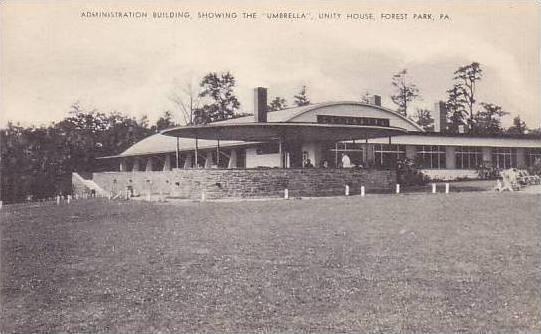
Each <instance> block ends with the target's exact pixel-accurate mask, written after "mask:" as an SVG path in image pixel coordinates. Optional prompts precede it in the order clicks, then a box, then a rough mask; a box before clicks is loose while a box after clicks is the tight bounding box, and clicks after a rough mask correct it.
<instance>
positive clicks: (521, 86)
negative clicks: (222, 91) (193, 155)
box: [0, 1, 541, 128]
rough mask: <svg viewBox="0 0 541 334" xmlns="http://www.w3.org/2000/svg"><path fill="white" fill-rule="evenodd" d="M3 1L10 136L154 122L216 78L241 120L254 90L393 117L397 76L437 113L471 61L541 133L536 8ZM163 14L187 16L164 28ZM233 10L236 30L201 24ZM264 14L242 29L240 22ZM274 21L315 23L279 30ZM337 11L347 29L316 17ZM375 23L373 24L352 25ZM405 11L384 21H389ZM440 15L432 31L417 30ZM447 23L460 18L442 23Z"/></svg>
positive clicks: (4, 92) (0, 17)
mask: <svg viewBox="0 0 541 334" xmlns="http://www.w3.org/2000/svg"><path fill="white" fill-rule="evenodd" d="M254 6H256V4H255V3H254V2H252V3H250V2H248V1H232V2H229V5H228V6H227V7H225V5H223V4H221V3H220V2H213V1H199V2H190V1H184V2H165V1H155V2H152V3H151V2H142V1H135V2H134V1H131V2H127V1H124V2H122V1H114V2H110V1H109V2H107V1H101V2H94V3H93V2H88V1H85V2H83V1H41V2H36V1H5V2H2V3H1V4H0V43H1V44H0V45H1V49H0V56H1V57H0V126H5V124H7V122H8V121H13V122H20V123H21V124H23V125H37V126H39V125H42V124H49V123H50V122H52V121H58V120H60V119H62V118H63V117H65V116H67V115H68V112H69V110H70V106H71V105H72V104H73V103H74V102H76V101H79V103H80V104H81V105H82V106H83V107H84V108H87V109H94V108H95V109H98V110H99V111H103V112H110V111H118V112H122V113H124V114H127V115H130V116H134V117H141V116H142V115H148V116H149V118H150V120H151V121H153V120H156V119H157V118H158V117H159V116H160V115H161V114H163V112H164V111H165V110H171V111H172V112H173V113H174V115H175V116H179V115H180V113H179V112H178V110H177V109H175V105H174V104H173V103H172V102H171V100H170V98H169V97H170V96H171V94H172V93H173V92H175V91H178V90H179V89H180V88H181V87H184V86H185V85H186V83H188V82H193V83H197V82H199V81H200V79H201V77H202V76H204V75H205V74H206V73H208V72H224V71H230V72H231V73H232V74H233V75H234V76H235V78H236V81H237V85H236V88H235V92H236V94H237V96H238V97H239V100H240V102H241V108H242V111H244V112H251V111H252V104H253V103H252V89H253V88H254V87H258V86H263V87H267V88H268V89H269V97H271V98H272V97H274V96H281V97H284V98H286V99H287V100H288V103H289V105H292V96H293V95H295V94H296V93H297V92H298V91H299V90H300V88H301V87H302V86H303V85H306V86H307V91H308V95H309V97H310V99H311V101H312V102H314V103H316V102H324V101H337V100H358V99H359V98H360V96H361V95H362V94H363V93H364V92H366V91H368V92H370V93H372V94H378V95H381V96H382V99H383V105H384V106H387V107H390V108H394V105H393V104H392V101H391V99H390V95H391V94H392V93H393V87H392V85H391V78H392V76H393V74H395V73H397V72H398V71H400V70H402V69H404V68H405V69H407V70H408V80H411V82H413V83H415V84H416V85H417V86H418V88H419V90H420V93H421V99H420V100H419V101H417V102H416V103H415V105H414V107H415V108H429V109H431V108H433V106H434V103H435V102H436V101H438V100H443V99H445V98H446V90H447V89H449V88H450V87H451V86H452V83H453V82H452V77H453V72H454V71H455V70H456V69H457V68H458V67H459V66H462V65H467V64H470V63H471V62H473V61H477V62H479V63H481V66H482V68H483V70H484V75H483V79H482V81H481V82H480V83H479V85H478V90H477V92H478V101H480V102H490V103H495V104H498V105H501V106H502V107H503V108H504V110H505V111H507V112H509V113H510V116H506V117H505V118H504V124H505V125H510V123H511V120H512V117H514V116H516V115H520V116H521V118H522V119H524V120H525V121H526V122H527V124H528V125H529V126H530V127H532V128H533V127H539V126H540V124H541V109H540V95H541V94H540V93H541V81H540V65H539V60H540V57H539V43H540V40H539V37H540V34H539V27H540V25H539V23H540V20H539V15H540V11H539V6H538V5H536V4H535V1H523V2H520V1H519V2H516V1H514V2H504V1H490V2H489V1H467V2H466V1H449V2H443V1H401V2H394V1H383V2H375V1H374V2H372V1H332V2H331V1H310V2H307V1H280V2H276V1H274V2H268V1H267V2H265V1H262V2H257V7H254ZM88 11H92V12H95V11H99V12H101V11H106V12H110V11H122V12H129V11H144V12H146V13H147V15H148V17H147V18H146V19H137V18H85V17H82V13H86V12H88ZM159 11H167V12H169V11H174V12H186V11H187V12H189V13H190V16H191V18H190V19H178V18H177V19H153V18H152V13H153V12H159ZM198 12H222V13H223V12H229V13H230V12H236V13H237V15H238V17H237V19H227V20H225V19H199V18H198V17H197V14H198ZM242 12H247V13H252V12H255V13H256V15H257V18H255V19H245V18H243V17H242V15H241V13H242ZM267 13H296V14H299V13H306V14H307V18H306V19H268V18H266V14H267ZM320 13H340V14H341V15H342V16H341V18H340V19H328V20H323V19H319V14H320ZM348 13H357V14H359V13H364V14H366V13H372V14H373V15H374V17H375V19H374V20H348V19H346V18H345V15H346V14H348ZM393 13H395V14H404V13H405V14H408V19H406V20H384V19H381V15H382V14H393ZM414 13H417V14H422V13H430V14H432V15H433V16H434V19H433V20H415V19H413V18H412V15H413V14H414ZM440 14H447V15H448V16H449V18H450V19H443V20H440Z"/></svg>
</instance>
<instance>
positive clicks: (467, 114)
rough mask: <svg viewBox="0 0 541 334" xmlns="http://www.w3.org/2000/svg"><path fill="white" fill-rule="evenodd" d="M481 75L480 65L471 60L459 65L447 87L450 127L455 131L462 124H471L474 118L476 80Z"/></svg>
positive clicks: (478, 79)
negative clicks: (450, 83)
mask: <svg viewBox="0 0 541 334" xmlns="http://www.w3.org/2000/svg"><path fill="white" fill-rule="evenodd" d="M482 77H483V70H482V69H481V65H480V64H479V63H477V62H473V63H471V64H469V65H465V66H461V67H459V68H458V69H457V70H456V71H455V72H454V77H453V80H454V81H455V83H454V85H453V88H451V89H449V90H448V91H447V93H448V94H449V96H448V100H447V107H448V108H449V111H450V112H451V119H450V120H451V129H452V130H455V131H457V129H458V126H459V125H462V124H469V125H470V128H471V124H472V123H473V120H474V107H475V103H476V99H475V96H476V95H475V94H476V86H477V83H478V81H480V80H481V78H482Z"/></svg>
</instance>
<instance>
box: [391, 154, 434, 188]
mask: <svg viewBox="0 0 541 334" xmlns="http://www.w3.org/2000/svg"><path fill="white" fill-rule="evenodd" d="M396 170H397V177H398V183H400V184H402V185H404V186H422V185H425V184H427V183H428V182H429V181H430V179H429V177H428V176H426V175H425V174H423V173H422V172H421V171H419V170H418V169H417V166H416V164H415V162H414V161H413V160H412V159H407V158H406V159H402V160H398V161H397V162H396Z"/></svg>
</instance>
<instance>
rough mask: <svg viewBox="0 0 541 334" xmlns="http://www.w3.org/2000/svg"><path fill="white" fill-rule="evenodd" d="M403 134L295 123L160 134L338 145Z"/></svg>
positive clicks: (390, 129) (402, 131)
mask: <svg viewBox="0 0 541 334" xmlns="http://www.w3.org/2000/svg"><path fill="white" fill-rule="evenodd" d="M405 133H407V131H406V130H405V129H402V128H397V127H387V126H368V125H345V124H320V123H298V122H279V123H278V122H276V123H210V124H205V125H194V126H183V127H178V128H173V129H168V130H164V131H162V134H164V135H167V136H174V137H181V138H199V139H214V140H218V139H219V140H244V141H268V140H275V139H279V138H283V139H285V140H304V141H320V140H330V141H339V140H353V139H368V138H377V137H388V136H396V135H400V134H405Z"/></svg>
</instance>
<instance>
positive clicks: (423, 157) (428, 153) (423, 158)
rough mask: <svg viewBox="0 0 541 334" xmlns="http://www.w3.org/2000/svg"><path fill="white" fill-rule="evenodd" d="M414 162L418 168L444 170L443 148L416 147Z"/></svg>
mask: <svg viewBox="0 0 541 334" xmlns="http://www.w3.org/2000/svg"><path fill="white" fill-rule="evenodd" d="M416 160H417V161H416V162H417V165H418V167H419V168H425V169H443V168H445V146H435V145H434V146H425V145H423V146H417V158H416Z"/></svg>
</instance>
